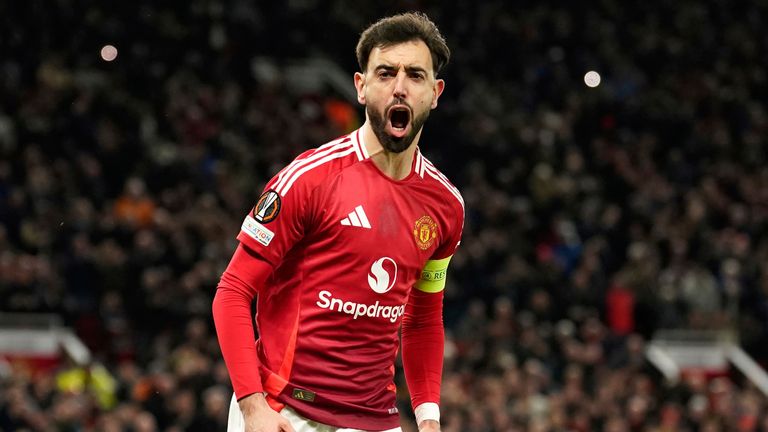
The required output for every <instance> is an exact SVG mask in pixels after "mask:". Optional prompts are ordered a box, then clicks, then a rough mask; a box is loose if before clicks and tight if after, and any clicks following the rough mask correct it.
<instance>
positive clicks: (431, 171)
mask: <svg viewBox="0 0 768 432" xmlns="http://www.w3.org/2000/svg"><path fill="white" fill-rule="evenodd" d="M416 170H417V171H418V173H419V175H420V176H421V177H422V178H423V179H424V180H425V181H427V182H430V183H431V184H432V186H434V188H435V190H436V191H437V192H438V193H439V194H440V197H441V199H444V200H446V201H448V202H451V203H452V204H453V205H454V207H456V209H457V211H459V212H460V213H461V214H462V215H463V214H464V198H463V197H462V196H461V192H459V189H458V188H457V187H456V186H454V185H453V183H451V181H450V180H448V177H446V176H445V174H443V173H442V172H441V171H440V170H439V169H437V167H435V165H434V164H433V163H432V162H431V161H430V160H429V159H427V158H426V157H424V155H422V154H421V152H419V153H418V159H417V160H416Z"/></svg>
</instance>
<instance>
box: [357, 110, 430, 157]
mask: <svg viewBox="0 0 768 432" xmlns="http://www.w3.org/2000/svg"><path fill="white" fill-rule="evenodd" d="M395 104H403V102H401V101H394V102H392V103H391V104H390V105H389V106H387V107H386V108H385V109H384V113H385V114H386V113H387V112H388V111H389V108H391V107H392V106H393V105H395ZM408 109H410V110H411V112H413V110H412V109H411V107H410V106H408ZM365 112H366V113H368V118H369V119H371V127H372V129H373V133H374V134H376V138H378V139H379V142H380V143H381V146H382V147H384V150H386V151H388V152H390V153H402V152H403V151H405V149H407V148H408V147H410V146H411V143H413V140H414V139H415V138H416V135H417V134H418V133H419V131H421V128H422V127H423V126H424V123H425V122H426V121H427V118H429V110H426V111H424V112H423V113H421V114H419V115H418V116H416V117H414V118H413V120H411V122H412V124H411V131H410V132H409V133H408V134H407V135H405V136H403V137H395V136H392V135H390V134H388V133H387V131H386V130H385V128H386V126H387V119H386V118H385V117H384V115H385V114H380V113H379V112H377V111H376V110H375V109H373V108H372V107H371V106H370V105H366V107H365Z"/></svg>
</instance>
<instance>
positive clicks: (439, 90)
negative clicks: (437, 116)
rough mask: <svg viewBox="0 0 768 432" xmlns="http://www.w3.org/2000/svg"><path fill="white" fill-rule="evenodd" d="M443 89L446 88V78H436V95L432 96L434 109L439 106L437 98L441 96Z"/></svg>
mask: <svg viewBox="0 0 768 432" xmlns="http://www.w3.org/2000/svg"><path fill="white" fill-rule="evenodd" d="M443 90H445V81H444V80H441V79H439V80H435V88H434V90H433V91H434V95H433V97H432V109H435V108H437V99H438V98H439V97H440V95H441V94H443Z"/></svg>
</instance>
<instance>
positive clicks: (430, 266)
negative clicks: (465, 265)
mask: <svg viewBox="0 0 768 432" xmlns="http://www.w3.org/2000/svg"><path fill="white" fill-rule="evenodd" d="M452 256H453V255H451V256H449V257H448V258H443V259H439V260H429V261H427V264H426V265H425V266H424V269H423V270H422V271H421V278H420V279H419V280H418V281H417V282H416V289H418V290H420V291H424V292H428V293H436V292H440V291H442V290H443V288H445V276H446V274H447V273H448V263H449V262H451V257H452Z"/></svg>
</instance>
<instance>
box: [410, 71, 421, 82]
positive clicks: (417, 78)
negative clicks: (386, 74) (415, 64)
mask: <svg viewBox="0 0 768 432" xmlns="http://www.w3.org/2000/svg"><path fill="white" fill-rule="evenodd" d="M408 76H409V77H410V78H411V79H412V80H415V81H421V80H423V79H424V74H423V73H421V72H411V73H410V74H408Z"/></svg>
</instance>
